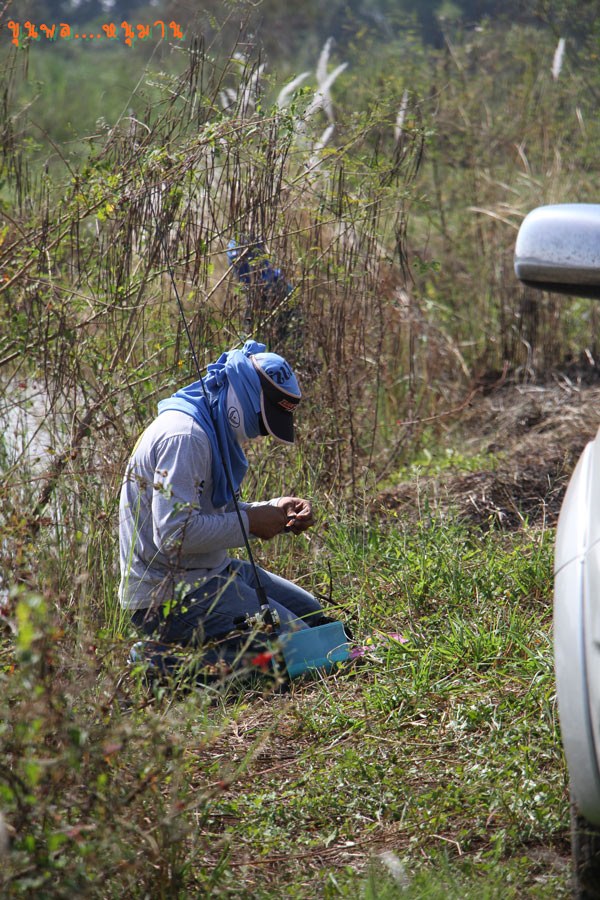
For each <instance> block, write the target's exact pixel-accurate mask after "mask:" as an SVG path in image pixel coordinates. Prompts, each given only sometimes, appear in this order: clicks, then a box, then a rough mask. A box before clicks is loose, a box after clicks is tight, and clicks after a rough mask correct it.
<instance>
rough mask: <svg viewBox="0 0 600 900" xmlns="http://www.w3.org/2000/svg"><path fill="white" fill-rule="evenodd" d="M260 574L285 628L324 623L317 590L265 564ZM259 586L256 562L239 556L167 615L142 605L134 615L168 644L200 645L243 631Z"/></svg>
mask: <svg viewBox="0 0 600 900" xmlns="http://www.w3.org/2000/svg"><path fill="white" fill-rule="evenodd" d="M258 574H259V578H260V582H261V584H262V586H263V587H264V589H265V593H266V595H267V597H268V599H269V606H270V608H271V609H273V610H276V611H277V612H278V613H279V618H280V621H281V627H280V631H281V632H285V631H297V630H298V629H300V628H308V627H309V626H312V625H318V624H320V620H321V618H322V608H321V604H320V603H319V601H318V600H317V599H316V598H315V597H313V595H312V594H309V593H308V591H305V590H304V589H303V588H301V587H298V585H296V584H294V583H293V582H291V581H287V580H286V579H285V578H280V577H279V576H278V575H273V574H272V573H271V572H267V571H266V570H265V569H261V568H259V569H258ZM255 586H256V580H255V577H254V571H253V569H252V566H251V565H250V563H248V562H244V561H242V560H238V559H234V560H232V561H231V563H230V565H229V566H228V567H227V568H226V569H225V570H224V571H223V572H221V573H220V574H219V575H217V576H216V577H215V578H211V579H210V580H209V581H207V582H205V583H204V584H203V585H202V586H201V587H199V588H196V590H194V591H191V592H190V593H189V594H186V595H185V597H183V599H182V600H180V601H177V602H175V603H171V604H170V608H169V610H168V612H167V613H166V614H165V612H164V611H163V610H156V611H148V610H144V609H141V610H137V611H136V612H135V613H134V614H133V616H132V618H133V622H134V624H135V625H136V627H138V628H141V630H142V631H143V632H144V633H145V634H146V635H152V636H153V637H156V638H157V639H158V640H160V641H164V642H165V643H167V644H180V645H181V646H187V645H190V644H191V645H195V646H199V645H201V644H203V643H205V642H206V641H210V640H214V639H219V638H223V637H225V636H226V635H227V634H229V633H230V632H231V631H235V630H236V629H239V628H240V623H241V622H243V620H244V618H245V617H246V616H247V615H250V616H252V615H254V613H256V612H258V610H259V600H258V597H257V594H256V590H255Z"/></svg>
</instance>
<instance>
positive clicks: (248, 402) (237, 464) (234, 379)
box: [158, 341, 266, 508]
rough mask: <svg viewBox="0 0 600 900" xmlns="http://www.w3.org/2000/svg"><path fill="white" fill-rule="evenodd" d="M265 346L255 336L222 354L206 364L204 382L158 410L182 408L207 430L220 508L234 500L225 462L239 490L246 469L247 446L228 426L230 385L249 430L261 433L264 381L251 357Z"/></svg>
mask: <svg viewBox="0 0 600 900" xmlns="http://www.w3.org/2000/svg"><path fill="white" fill-rule="evenodd" d="M265 349H266V347H265V345H264V344H259V343H257V341H246V343H245V344H244V346H243V347H242V349H241V350H230V351H229V352H228V353H222V354H221V356H220V357H219V359H218V360H217V361H216V363H211V365H209V366H208V374H207V375H206V376H205V377H204V378H203V379H202V381H195V382H194V383H193V384H190V385H188V386H187V387H184V388H181V390H179V391H177V392H176V393H175V394H173V395H172V396H171V397H168V398H167V399H166V400H161V401H160V403H159V404H158V412H159V415H160V414H161V413H163V412H166V410H170V409H174V410H179V411H180V412H184V413H187V414H188V415H189V416H192V418H193V419H195V421H196V422H198V424H199V425H200V427H201V428H202V429H203V430H204V431H205V432H206V434H207V436H208V439H209V441H210V446H211V449H212V480H213V491H212V501H213V505H214V506H215V507H216V508H219V507H221V506H225V505H226V504H227V503H229V502H230V501H231V500H232V499H233V497H232V494H231V490H230V488H229V484H228V479H227V472H226V470H225V468H224V466H225V465H226V466H227V469H228V471H229V475H230V477H231V483H232V486H233V490H234V491H235V492H237V490H238V488H239V486H240V484H241V483H242V480H243V478H244V475H245V474H246V470H247V469H248V460H247V459H246V456H245V454H244V451H243V450H242V448H241V447H240V445H239V443H238V442H237V441H236V439H235V437H234V434H233V432H232V430H231V428H230V427H229V423H228V418H227V389H228V387H229V386H231V387H232V388H233V390H234V391H235V393H236V396H237V398H238V401H239V404H240V407H241V411H242V415H243V418H244V431H245V433H246V435H247V436H248V437H250V438H252V437H258V435H259V434H260V426H259V422H260V411H261V406H260V399H261V383H260V378H259V375H258V372H257V371H256V369H255V367H254V366H253V365H252V361H251V360H250V358H249V357H250V356H251V355H253V354H255V353H262V352H263V351H264V350H265ZM203 384H204V389H203V387H202V385H203ZM205 391H206V394H205ZM207 398H208V402H207Z"/></svg>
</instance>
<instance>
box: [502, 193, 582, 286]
mask: <svg viewBox="0 0 600 900" xmlns="http://www.w3.org/2000/svg"><path fill="white" fill-rule="evenodd" d="M515 274H516V276H517V278H518V279H519V280H520V281H522V282H523V283H524V284H526V285H528V286H530V287H535V288H539V289H540V290H544V291H555V292H558V293H561V294H570V295H572V296H578V297H597V298H600V204H599V203H559V204H557V205H555V206H538V207H537V209H534V210H532V212H530V213H529V214H528V215H527V216H526V217H525V218H524V219H523V222H522V223H521V227H520V228H519V233H518V235H517V243H516V245H515Z"/></svg>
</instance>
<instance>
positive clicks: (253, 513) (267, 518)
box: [246, 505, 289, 540]
mask: <svg viewBox="0 0 600 900" xmlns="http://www.w3.org/2000/svg"><path fill="white" fill-rule="evenodd" d="M246 513H247V514H248V522H249V524H250V534H253V535H254V536H255V537H258V538H266V539H267V540H268V539H269V538H273V537H275V535H276V534H281V532H282V531H284V530H285V526H286V525H287V523H288V518H289V517H288V516H287V515H286V512H285V510H284V509H283V508H282V507H281V506H268V505H265V506H251V507H249V508H248V509H246Z"/></svg>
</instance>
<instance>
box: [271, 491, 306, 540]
mask: <svg viewBox="0 0 600 900" xmlns="http://www.w3.org/2000/svg"><path fill="white" fill-rule="evenodd" d="M278 507H279V509H282V510H284V512H285V515H286V525H287V531H293V533H294V534H301V533H302V532H303V531H306V529H307V528H310V526H311V525H314V524H315V518H314V516H313V511H312V507H311V505H310V503H309V501H308V500H303V499H302V497H281V498H280V500H279V504H278Z"/></svg>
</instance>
